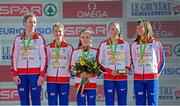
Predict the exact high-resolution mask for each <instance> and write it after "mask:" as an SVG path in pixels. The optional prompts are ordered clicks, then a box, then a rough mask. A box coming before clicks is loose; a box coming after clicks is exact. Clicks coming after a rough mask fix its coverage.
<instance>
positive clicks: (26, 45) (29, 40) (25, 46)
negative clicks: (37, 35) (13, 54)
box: [23, 32, 34, 52]
mask: <svg viewBox="0 0 180 106" xmlns="http://www.w3.org/2000/svg"><path fill="white" fill-rule="evenodd" d="M33 35H34V32H33V33H31V35H30V38H29V39H28V42H27V44H26V42H25V38H24V39H23V45H24V49H25V52H27V50H28V47H29V44H30V42H31V40H32V37H33Z"/></svg>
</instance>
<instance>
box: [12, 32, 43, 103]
mask: <svg viewBox="0 0 180 106" xmlns="http://www.w3.org/2000/svg"><path fill="white" fill-rule="evenodd" d="M25 36H26V34H25V33H23V34H22V35H18V36H16V37H15V40H14V44H13V48H12V70H13V76H17V75H18V76H19V77H20V80H21V83H20V84H18V92H19V96H20V102H21V105H29V86H30V90H31V99H32V104H33V105H39V104H40V92H41V86H37V79H38V77H39V75H40V76H42V77H44V76H45V69H46V52H45V48H44V45H45V41H44V38H43V36H42V35H39V34H37V33H34V35H33V36H32V40H31V42H30V44H29V47H28V52H29V56H28V58H24V57H23V51H24V45H23V39H25V42H26V44H27V42H28V40H27V39H29V38H26V37H25Z"/></svg>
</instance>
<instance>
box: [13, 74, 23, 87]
mask: <svg viewBox="0 0 180 106" xmlns="http://www.w3.org/2000/svg"><path fill="white" fill-rule="evenodd" d="M13 80H14V82H15V83H16V84H17V85H18V84H20V83H21V80H20V78H19V76H15V77H13Z"/></svg>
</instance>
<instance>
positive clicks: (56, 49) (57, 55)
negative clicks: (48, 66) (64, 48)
mask: <svg viewBox="0 0 180 106" xmlns="http://www.w3.org/2000/svg"><path fill="white" fill-rule="evenodd" d="M61 44H62V42H60V46H59V48H58V47H57V44H56V43H55V54H56V61H58V59H59V55H60V49H61Z"/></svg>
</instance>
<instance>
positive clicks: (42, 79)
mask: <svg viewBox="0 0 180 106" xmlns="http://www.w3.org/2000/svg"><path fill="white" fill-rule="evenodd" d="M43 84H44V77H42V76H39V78H38V80H37V85H38V86H41V85H43Z"/></svg>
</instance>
